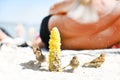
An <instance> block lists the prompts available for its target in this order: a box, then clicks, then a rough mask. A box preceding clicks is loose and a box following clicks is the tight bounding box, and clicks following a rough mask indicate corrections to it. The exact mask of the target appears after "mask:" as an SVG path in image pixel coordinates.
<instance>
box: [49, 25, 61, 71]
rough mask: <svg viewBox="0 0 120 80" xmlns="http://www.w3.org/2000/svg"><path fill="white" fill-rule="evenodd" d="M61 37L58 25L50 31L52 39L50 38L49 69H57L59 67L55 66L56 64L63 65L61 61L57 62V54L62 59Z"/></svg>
mask: <svg viewBox="0 0 120 80" xmlns="http://www.w3.org/2000/svg"><path fill="white" fill-rule="evenodd" d="M60 46H61V39H60V33H59V31H58V29H57V27H54V28H53V29H52V30H51V33H50V40H49V56H48V57H49V71H56V70H57V68H56V69H55V67H53V64H54V65H57V66H61V65H60V64H59V63H57V62H56V56H55V54H57V57H58V58H59V60H60V55H61V47H60ZM58 71H59V70H58Z"/></svg>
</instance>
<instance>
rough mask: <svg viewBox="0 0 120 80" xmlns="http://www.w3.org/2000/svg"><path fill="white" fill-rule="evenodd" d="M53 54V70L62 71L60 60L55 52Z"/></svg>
mask: <svg viewBox="0 0 120 80" xmlns="http://www.w3.org/2000/svg"><path fill="white" fill-rule="evenodd" d="M54 55H55V59H54V61H53V62H52V68H53V69H54V70H53V71H57V72H59V71H62V68H61V60H60V58H59V56H58V54H57V53H55V54H54Z"/></svg>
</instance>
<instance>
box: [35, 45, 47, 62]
mask: <svg viewBox="0 0 120 80" xmlns="http://www.w3.org/2000/svg"><path fill="white" fill-rule="evenodd" d="M33 52H34V54H35V56H36V60H37V61H38V62H39V63H43V62H46V57H45V56H44V55H43V54H42V51H41V48H40V47H39V46H37V45H36V46H33Z"/></svg>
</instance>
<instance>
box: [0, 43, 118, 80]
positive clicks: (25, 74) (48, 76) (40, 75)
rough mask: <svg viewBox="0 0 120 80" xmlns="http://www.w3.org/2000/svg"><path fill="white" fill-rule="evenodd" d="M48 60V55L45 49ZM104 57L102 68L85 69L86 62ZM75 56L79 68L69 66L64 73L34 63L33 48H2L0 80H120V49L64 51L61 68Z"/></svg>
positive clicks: (44, 64) (0, 51)
mask: <svg viewBox="0 0 120 80" xmlns="http://www.w3.org/2000/svg"><path fill="white" fill-rule="evenodd" d="M42 52H43V54H44V55H45V56H46V57H47V58H48V54H49V52H48V51H46V50H44V49H42ZM101 53H104V54H105V62H104V63H103V64H102V65H101V67H99V68H83V67H82V65H83V64H84V63H85V62H89V61H91V60H92V59H94V58H96V57H97V56H99V55H100V54H101ZM74 55H76V56H78V59H79V61H80V66H79V67H78V68H77V69H76V70H75V71H74V72H72V71H71V67H67V68H66V69H65V70H64V71H63V72H50V71H48V63H47V62H46V63H43V64H42V67H39V64H34V62H35V61H36V59H35V55H34V54H33V51H32V49H31V48H29V47H27V48H21V47H17V46H15V45H9V46H6V45H3V46H2V47H1V48H0V80H120V69H119V68H120V49H104V50H78V51H75V50H63V51H62V55H61V62H62V66H63V67H64V66H66V65H68V63H69V61H70V60H71V59H72V57H73V56H74Z"/></svg>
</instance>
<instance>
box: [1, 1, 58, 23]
mask: <svg viewBox="0 0 120 80" xmlns="http://www.w3.org/2000/svg"><path fill="white" fill-rule="evenodd" d="M57 1H58V0H0V22H12V23H13V22H14V23H18V22H19V23H28V24H30V23H31V24H33V23H34V24H35V23H40V21H41V20H42V19H43V17H45V16H46V15H48V11H49V8H50V6H52V5H53V4H54V3H56V2H57Z"/></svg>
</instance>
